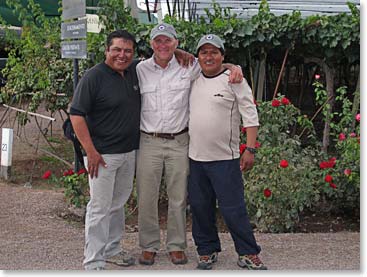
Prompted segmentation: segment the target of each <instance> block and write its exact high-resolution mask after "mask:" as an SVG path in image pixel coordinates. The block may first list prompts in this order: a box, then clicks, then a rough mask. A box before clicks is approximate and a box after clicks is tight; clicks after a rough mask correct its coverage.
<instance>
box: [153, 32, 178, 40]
mask: <svg viewBox="0 0 367 277" xmlns="http://www.w3.org/2000/svg"><path fill="white" fill-rule="evenodd" d="M157 36H166V37H169V38H176V37H175V36H174V35H172V34H170V33H167V32H158V33H156V34H154V35H153V36H152V37H151V38H150V39H155V38H156V37H157Z"/></svg>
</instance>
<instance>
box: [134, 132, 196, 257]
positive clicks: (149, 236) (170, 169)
mask: <svg viewBox="0 0 367 277" xmlns="http://www.w3.org/2000/svg"><path fill="white" fill-rule="evenodd" d="M188 142H189V136H188V133H184V134H181V135H178V136H176V137H175V139H173V140H169V139H163V138H157V137H153V136H150V135H147V134H144V133H142V134H141V137H140V148H139V150H138V155H137V168H136V184H137V192H138V205H139V206H138V207H139V219H138V220H139V245H140V247H141V248H142V249H143V250H145V251H152V252H156V251H158V250H159V249H160V228H159V221H158V199H159V189H160V184H161V178H162V173H163V174H164V180H165V183H166V185H167V195H168V218H167V241H166V248H167V251H180V250H184V249H186V247H187V243H186V197H187V176H188V171H189V163H188V156H187V155H188Z"/></svg>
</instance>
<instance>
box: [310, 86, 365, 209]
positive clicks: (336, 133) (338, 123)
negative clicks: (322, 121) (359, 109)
mask: <svg viewBox="0 0 367 277" xmlns="http://www.w3.org/2000/svg"><path fill="white" fill-rule="evenodd" d="M314 86H315V92H316V95H317V98H318V99H319V104H320V105H321V103H322V102H323V101H325V100H326V92H325V89H324V86H323V84H322V83H320V82H318V81H316V82H315V83H314ZM335 104H336V105H337V106H338V107H340V109H339V110H338V111H334V112H332V114H331V116H330V117H331V118H332V119H333V121H332V123H331V124H330V128H331V138H332V139H333V142H334V144H333V145H332V147H333V148H332V149H331V152H332V155H330V156H331V158H329V159H327V158H328V157H326V160H323V161H321V162H320V171H322V173H323V176H324V177H325V178H326V176H328V175H330V176H332V183H328V182H320V183H319V190H320V193H321V197H322V199H323V203H322V204H323V206H326V208H327V209H328V210H334V211H337V212H341V211H345V212H353V213H355V214H359V211H360V205H359V201H360V120H361V115H360V114H359V113H358V114H357V115H355V116H354V115H353V113H352V106H353V103H352V102H351V101H350V100H349V98H348V95H347V89H346V87H340V88H338V89H337V90H336V97H335ZM324 109H325V108H324ZM323 115H324V118H326V116H328V115H327V114H326V112H325V110H323ZM328 178H329V177H328Z"/></svg>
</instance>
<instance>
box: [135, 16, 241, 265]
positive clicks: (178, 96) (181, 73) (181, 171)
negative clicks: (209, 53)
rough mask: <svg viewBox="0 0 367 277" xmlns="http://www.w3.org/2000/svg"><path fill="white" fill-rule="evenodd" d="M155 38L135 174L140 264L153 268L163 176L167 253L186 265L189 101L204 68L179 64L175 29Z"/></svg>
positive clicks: (142, 66) (146, 70)
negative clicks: (193, 87)
mask: <svg viewBox="0 0 367 277" xmlns="http://www.w3.org/2000/svg"><path fill="white" fill-rule="evenodd" d="M150 38H151V46H152V48H153V51H154V55H153V57H152V58H150V59H147V60H145V61H142V62H140V63H139V65H138V66H137V73H138V78H139V84H140V91H141V100H142V109H141V124H140V129H141V137H140V146H139V151H138V155H137V172H136V183H137V191H138V205H139V219H138V220H139V245H140V247H141V248H142V254H141V256H140V258H139V262H140V263H141V264H145V265H152V264H153V263H154V258H155V255H156V252H157V251H158V250H159V249H160V227H159V221H158V200H159V190H160V185H161V179H162V175H163V176H164V181H165V184H166V187H167V195H168V218H167V240H166V249H167V251H168V252H169V257H170V259H171V261H172V263H174V264H185V263H187V257H186V255H185V252H184V250H185V249H186V247H187V242H186V197H187V175H188V172H189V171H188V169H189V162H188V145H189V136H188V116H189V106H188V100H189V93H190V86H191V82H192V81H193V80H194V79H195V78H196V77H197V76H198V75H199V72H200V67H199V64H198V63H197V61H195V62H194V64H193V65H192V66H190V67H188V68H184V67H181V66H180V65H179V64H178V62H177V60H176V57H175V56H174V55H173V53H174V51H175V49H176V48H177V46H178V40H177V33H176V31H175V29H174V27H173V26H172V25H170V24H166V23H162V24H159V25H157V26H156V27H155V28H153V29H152V31H151V35H150ZM233 68H234V70H232V74H231V75H232V77H231V78H232V79H239V80H242V71H241V70H240V69H237V67H233Z"/></svg>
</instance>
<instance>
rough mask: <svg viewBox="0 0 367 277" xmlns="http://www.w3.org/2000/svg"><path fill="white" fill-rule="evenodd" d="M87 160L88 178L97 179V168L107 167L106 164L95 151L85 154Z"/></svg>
mask: <svg viewBox="0 0 367 277" xmlns="http://www.w3.org/2000/svg"><path fill="white" fill-rule="evenodd" d="M87 159H88V173H89V175H90V178H92V179H93V177H96V178H97V177H98V167H99V165H100V164H101V165H102V166H103V167H107V164H106V163H105V161H104V160H103V158H102V156H101V154H99V153H98V152H97V151H93V152H92V153H87Z"/></svg>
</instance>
